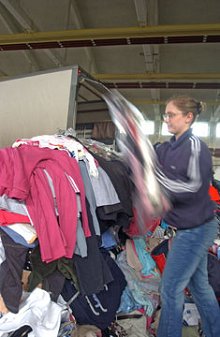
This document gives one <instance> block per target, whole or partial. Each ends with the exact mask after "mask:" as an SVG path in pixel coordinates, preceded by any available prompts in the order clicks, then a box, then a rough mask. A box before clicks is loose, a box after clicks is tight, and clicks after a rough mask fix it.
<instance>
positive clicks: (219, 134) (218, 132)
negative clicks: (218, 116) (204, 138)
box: [215, 123, 220, 138]
mask: <svg viewBox="0 0 220 337" xmlns="http://www.w3.org/2000/svg"><path fill="white" fill-rule="evenodd" d="M215 135H216V137H217V138H220V123H217V125H216V129H215Z"/></svg>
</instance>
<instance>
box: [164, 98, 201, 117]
mask: <svg viewBox="0 0 220 337" xmlns="http://www.w3.org/2000/svg"><path fill="white" fill-rule="evenodd" d="M169 102H173V104H174V105H175V106H176V107H177V108H178V109H179V110H180V111H182V113H183V114H184V115H187V114H188V112H192V114H193V121H192V123H193V122H194V121H195V119H196V118H197V116H198V115H200V114H201V112H204V111H205V110H206V103H204V102H201V101H200V102H199V101H197V100H196V99H195V98H192V97H190V96H173V97H170V98H169V99H168V100H167V101H166V104H168V103H169Z"/></svg>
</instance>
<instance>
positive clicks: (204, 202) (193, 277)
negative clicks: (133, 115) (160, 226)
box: [155, 96, 220, 337]
mask: <svg viewBox="0 0 220 337" xmlns="http://www.w3.org/2000/svg"><path fill="white" fill-rule="evenodd" d="M203 108H204V103H202V102H198V101H197V100H195V99H193V98H190V97H187V96H178V97H173V98H170V99H169V100H168V102H167V104H166V109H165V114H164V115H163V118H164V121H165V122H166V123H167V127H168V131H169V132H170V133H171V134H173V136H172V137H171V139H170V141H167V142H164V143H163V144H161V145H160V146H159V147H157V148H156V150H155V151H156V153H157V156H158V162H159V165H160V166H161V170H162V172H163V173H164V175H165V176H164V177H166V179H167V181H169V188H168V185H167V189H168V190H169V194H170V199H171V203H172V207H171V209H170V210H169V211H168V212H167V213H166V214H165V216H164V221H165V222H166V223H167V224H169V225H170V226H171V227H175V228H176V229H177V231H176V235H175V237H174V238H173V241H172V243H171V249H170V251H169V253H168V257H167V261H166V266H165V269H164V272H163V276H162V284H161V317H160V322H159V327H158V331H157V337H181V336H182V314H183V307H184V289H185V288H186V287H187V288H188V289H189V290H190V292H191V294H192V296H193V300H194V302H195V304H196V306H197V308H198V310H199V314H200V316H201V322H202V329H203V331H204V334H205V336H206V337H217V336H220V309H219V305H218V303H217V299H216V297H215V294H214V291H213V289H212V287H211V286H210V284H209V282H208V271H207V254H208V248H209V247H210V246H211V245H212V243H213V241H214V239H215V238H216V236H217V232H218V223H217V221H216V219H215V217H214V203H213V202H212V201H211V200H210V197H209V194H208V190H209V186H210V182H211V179H212V160H211V154H210V152H209V149H208V147H207V145H206V144H205V143H204V142H203V141H202V140H200V139H199V138H198V137H196V136H194V135H193V133H192V129H191V125H192V123H193V122H194V121H195V119H196V117H197V115H199V114H200V113H201V112H202V110H203Z"/></svg>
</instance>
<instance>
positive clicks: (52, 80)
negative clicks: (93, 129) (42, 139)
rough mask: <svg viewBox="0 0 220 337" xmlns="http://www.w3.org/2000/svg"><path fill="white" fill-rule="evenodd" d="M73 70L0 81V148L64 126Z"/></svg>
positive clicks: (51, 132) (54, 131)
mask: <svg viewBox="0 0 220 337" xmlns="http://www.w3.org/2000/svg"><path fill="white" fill-rule="evenodd" d="M71 76H72V70H71V69H65V70H60V71H52V72H47V73H38V74H34V75H31V76H27V77H21V78H16V79H11V80H7V81H3V82H0V147H5V146H10V145H12V143H13V142H14V141H15V140H16V139H17V138H30V137H32V136H36V135H42V134H53V133H56V131H57V130H58V129H59V128H61V129H65V128H66V123H67V115H68V108H69V100H70V90H71Z"/></svg>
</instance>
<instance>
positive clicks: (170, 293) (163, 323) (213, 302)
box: [157, 219, 220, 337]
mask: <svg viewBox="0 0 220 337" xmlns="http://www.w3.org/2000/svg"><path fill="white" fill-rule="evenodd" d="M217 232H218V223H217V221H216V219H213V220H211V221H209V222H206V223H205V224H203V225H201V226H198V227H195V228H192V229H184V230H178V231H177V234H176V236H175V237H174V239H173V241H172V244H171V250H170V252H169V254H168V258H167V262H166V266H165V269H164V273H163V278H162V286H161V301H162V309H161V317H160V322H159V327H158V331H157V337H181V336H182V318H183V306H184V289H185V288H186V287H188V288H189V289H190V291H191V294H192V296H193V299H194V302H195V304H196V306H197V308H198V311H199V314H200V316H201V320H202V327H203V331H204V333H205V336H206V337H217V336H220V309H219V305H218V302H217V299H216V297H215V294H214V291H213V289H212V287H211V286H210V285H209V282H208V269H207V252H208V248H209V247H210V246H211V245H212V243H213V241H214V239H215V238H216V236H217Z"/></svg>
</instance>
